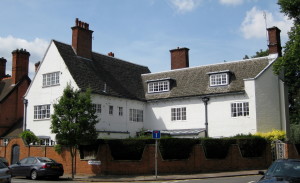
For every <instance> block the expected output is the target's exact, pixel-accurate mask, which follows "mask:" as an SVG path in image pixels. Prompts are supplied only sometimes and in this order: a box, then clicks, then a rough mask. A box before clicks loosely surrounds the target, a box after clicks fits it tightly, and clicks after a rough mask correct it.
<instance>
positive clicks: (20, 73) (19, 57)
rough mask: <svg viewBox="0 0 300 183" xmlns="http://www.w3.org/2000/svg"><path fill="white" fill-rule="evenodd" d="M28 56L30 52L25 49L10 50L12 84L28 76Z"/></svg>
mask: <svg viewBox="0 0 300 183" xmlns="http://www.w3.org/2000/svg"><path fill="white" fill-rule="evenodd" d="M29 56H30V53H29V52H27V51H26V49H20V50H19V49H17V50H15V51H13V52H12V62H13V63H12V76H11V77H12V84H16V83H17V82H18V81H20V79H22V78H23V77H24V76H28V64H29Z"/></svg>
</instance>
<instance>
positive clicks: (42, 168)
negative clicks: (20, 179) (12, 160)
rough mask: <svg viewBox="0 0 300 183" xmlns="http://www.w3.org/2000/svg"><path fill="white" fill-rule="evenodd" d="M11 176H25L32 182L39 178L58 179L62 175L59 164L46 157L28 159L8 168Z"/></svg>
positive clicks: (62, 171) (61, 168)
mask: <svg viewBox="0 0 300 183" xmlns="http://www.w3.org/2000/svg"><path fill="white" fill-rule="evenodd" d="M9 168H10V169H11V174H12V176H25V177H27V178H31V179H33V180H35V179H37V178H39V177H53V178H58V177H59V176H62V175H63V174H64V168H63V165H62V164H61V163H57V162H55V161H54V160H52V159H50V158H47V157H28V158H24V159H22V160H20V161H18V162H17V163H16V164H12V165H10V166H9Z"/></svg>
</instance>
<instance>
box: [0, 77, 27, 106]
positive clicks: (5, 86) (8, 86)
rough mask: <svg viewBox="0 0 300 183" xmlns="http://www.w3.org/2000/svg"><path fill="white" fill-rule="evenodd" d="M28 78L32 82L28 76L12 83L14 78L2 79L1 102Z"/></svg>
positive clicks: (0, 83) (0, 87)
mask: <svg viewBox="0 0 300 183" xmlns="http://www.w3.org/2000/svg"><path fill="white" fill-rule="evenodd" d="M25 80H27V81H28V82H29V83H30V82H31V80H30V78H29V77H28V76H24V77H23V78H22V79H20V81H19V82H18V83H17V84H12V78H4V79H3V80H1V81H0V102H2V101H3V100H5V98H7V97H8V96H9V95H10V94H11V93H12V92H13V91H14V90H15V89H16V88H18V86H19V85H20V84H21V83H22V82H23V81H25Z"/></svg>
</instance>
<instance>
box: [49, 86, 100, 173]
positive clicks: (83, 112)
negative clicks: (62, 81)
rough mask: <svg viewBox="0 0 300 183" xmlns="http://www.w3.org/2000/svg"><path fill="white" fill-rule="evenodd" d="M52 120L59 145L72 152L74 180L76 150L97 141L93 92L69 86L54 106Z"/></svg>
mask: <svg viewBox="0 0 300 183" xmlns="http://www.w3.org/2000/svg"><path fill="white" fill-rule="evenodd" d="M51 118H52V120H51V127H50V128H51V131H52V133H55V134H56V140H57V142H58V144H60V145H64V146H67V147H68V148H69V150H70V155H71V160H72V178H74V158H75V155H76V154H75V153H76V149H77V148H78V147H79V145H86V144H92V143H93V142H94V141H95V140H96V139H97V131H96V127H95V125H96V123H97V120H96V119H97V116H96V115H95V109H94V108H93V105H92V102H91V90H90V89H88V90H87V91H86V92H80V91H79V90H74V89H73V88H72V87H71V86H70V85H67V87H66V88H65V89H64V91H63V95H62V97H61V98H60V99H59V101H58V103H57V104H54V114H53V115H52V116H51Z"/></svg>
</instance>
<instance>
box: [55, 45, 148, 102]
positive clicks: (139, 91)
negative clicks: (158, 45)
mask: <svg viewBox="0 0 300 183" xmlns="http://www.w3.org/2000/svg"><path fill="white" fill-rule="evenodd" d="M53 42H54V44H55V45H56V47H57V49H58V51H59V53H60V55H61V56H62V58H63V60H64V61H65V63H66V65H67V67H68V69H69V71H70V73H71V75H72V77H73V78H74V80H75V82H76V84H77V85H78V86H79V88H80V89H82V90H86V89H87V88H91V89H92V92H93V93H98V94H102V95H110V96H115V97H122V98H129V99H136V100H145V95H144V89H143V84H142V79H141V74H145V73H149V72H150V71H149V69H148V67H145V66H140V65H137V64H133V63H130V62H127V61H123V60H120V59H117V58H115V57H110V56H106V55H102V54H99V53H95V52H93V53H92V60H89V59H86V58H83V57H79V56H77V55H76V54H75V52H74V50H73V48H72V47H71V46H70V45H67V44H64V43H61V42H58V41H53Z"/></svg>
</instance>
